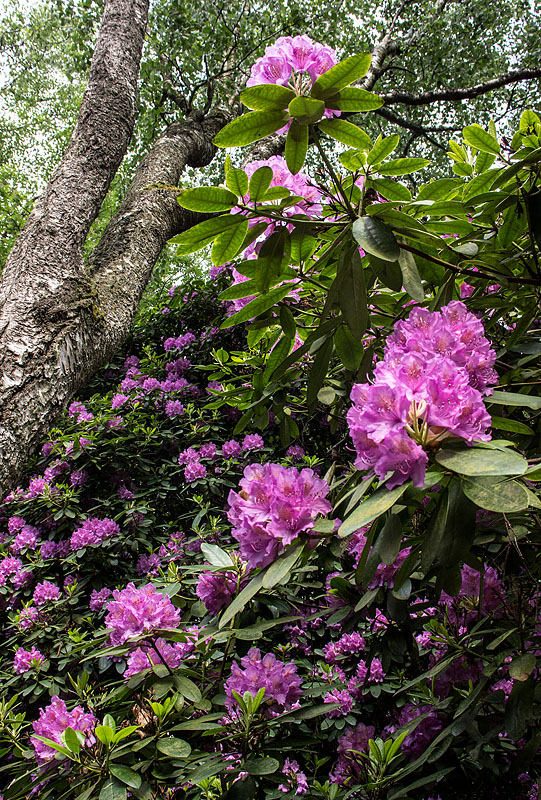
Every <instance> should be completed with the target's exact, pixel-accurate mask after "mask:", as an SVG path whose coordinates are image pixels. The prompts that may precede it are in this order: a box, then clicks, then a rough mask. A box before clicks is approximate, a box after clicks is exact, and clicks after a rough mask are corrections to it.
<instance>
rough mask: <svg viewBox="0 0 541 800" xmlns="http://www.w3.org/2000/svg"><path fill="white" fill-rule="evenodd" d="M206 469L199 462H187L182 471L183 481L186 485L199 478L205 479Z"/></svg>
mask: <svg viewBox="0 0 541 800" xmlns="http://www.w3.org/2000/svg"><path fill="white" fill-rule="evenodd" d="M206 476H207V468H206V467H205V465H204V464H202V463H201V462H200V461H189V462H188V464H186V469H185V470H184V480H185V481H186V483H193V482H194V481H198V480H200V479H201V478H206Z"/></svg>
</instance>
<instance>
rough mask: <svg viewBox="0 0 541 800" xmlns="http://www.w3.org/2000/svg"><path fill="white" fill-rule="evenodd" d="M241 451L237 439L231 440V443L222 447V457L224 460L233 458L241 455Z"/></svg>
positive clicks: (228, 442) (226, 443)
mask: <svg viewBox="0 0 541 800" xmlns="http://www.w3.org/2000/svg"><path fill="white" fill-rule="evenodd" d="M241 449H242V448H241V446H240V444H239V443H238V442H237V441H236V439H229V441H227V442H224V443H223V445H222V455H223V457H224V458H233V457H234V456H238V455H239V453H240V452H241Z"/></svg>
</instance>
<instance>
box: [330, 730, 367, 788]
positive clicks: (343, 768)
mask: <svg viewBox="0 0 541 800" xmlns="http://www.w3.org/2000/svg"><path fill="white" fill-rule="evenodd" d="M375 733H376V729H375V728H374V726H373V725H365V724H364V722H360V723H359V724H358V725H357V726H356V727H355V728H348V729H347V730H346V732H345V734H344V735H343V736H341V737H340V739H338V761H337V763H336V766H335V768H334V771H333V772H332V773H331V782H332V783H339V784H342V785H343V784H346V783H350V782H351V783H356V781H357V778H358V777H359V773H360V762H361V759H362V756H359V755H357V754H358V753H366V752H367V750H368V740H369V739H373V738H374V736H375Z"/></svg>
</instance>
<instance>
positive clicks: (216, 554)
mask: <svg viewBox="0 0 541 800" xmlns="http://www.w3.org/2000/svg"><path fill="white" fill-rule="evenodd" d="M201 552H202V553H203V555H204V556H205V558H206V559H207V561H208V562H209V564H212V565H213V566H215V567H230V566H231V564H232V561H231V556H230V555H229V553H226V551H225V550H222V548H221V547H218V545H217V544H209V543H208V542H203V543H202V544H201Z"/></svg>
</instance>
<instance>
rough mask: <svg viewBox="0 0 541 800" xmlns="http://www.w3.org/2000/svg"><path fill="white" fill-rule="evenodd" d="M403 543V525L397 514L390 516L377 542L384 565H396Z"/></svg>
mask: <svg viewBox="0 0 541 800" xmlns="http://www.w3.org/2000/svg"><path fill="white" fill-rule="evenodd" d="M401 542H402V523H401V522H400V519H399V518H398V515H397V514H389V516H388V517H387V519H386V520H385V525H384V526H383V528H382V530H381V533H380V534H379V536H378V538H377V540H376V547H377V550H378V553H379V555H380V557H381V560H382V561H383V563H384V564H394V562H395V561H396V557H397V555H398V553H399V552H400V543H401Z"/></svg>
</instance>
